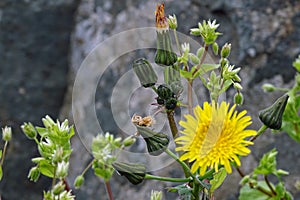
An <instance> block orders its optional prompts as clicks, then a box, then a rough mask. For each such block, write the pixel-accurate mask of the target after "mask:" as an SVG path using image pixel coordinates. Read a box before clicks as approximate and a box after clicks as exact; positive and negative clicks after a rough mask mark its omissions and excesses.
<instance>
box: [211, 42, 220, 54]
mask: <svg viewBox="0 0 300 200" xmlns="http://www.w3.org/2000/svg"><path fill="white" fill-rule="evenodd" d="M212 49H213V52H214V54H215V55H218V53H219V45H218V43H216V42H214V43H213V45H212Z"/></svg>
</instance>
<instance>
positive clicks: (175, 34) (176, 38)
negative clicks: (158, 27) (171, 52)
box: [173, 29, 182, 55]
mask: <svg viewBox="0 0 300 200" xmlns="http://www.w3.org/2000/svg"><path fill="white" fill-rule="evenodd" d="M173 33H174V37H175V42H176V45H177V48H178V50H179V53H180V55H182V51H181V48H180V44H179V40H178V36H177V31H176V29H174V31H173Z"/></svg>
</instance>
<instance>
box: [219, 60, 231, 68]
mask: <svg viewBox="0 0 300 200" xmlns="http://www.w3.org/2000/svg"><path fill="white" fill-rule="evenodd" d="M220 65H221V68H224V67H225V66H226V65H229V61H228V60H227V58H221V60H220Z"/></svg>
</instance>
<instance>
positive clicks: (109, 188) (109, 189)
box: [105, 181, 114, 200]
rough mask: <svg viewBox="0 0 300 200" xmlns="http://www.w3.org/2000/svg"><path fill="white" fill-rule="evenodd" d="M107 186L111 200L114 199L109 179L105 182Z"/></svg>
mask: <svg viewBox="0 0 300 200" xmlns="http://www.w3.org/2000/svg"><path fill="white" fill-rule="evenodd" d="M105 188H106V192H107V195H108V198H109V200H114V197H113V194H112V190H111V187H110V183H109V181H106V182H105Z"/></svg>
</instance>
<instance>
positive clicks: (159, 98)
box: [156, 97, 165, 105]
mask: <svg viewBox="0 0 300 200" xmlns="http://www.w3.org/2000/svg"><path fill="white" fill-rule="evenodd" d="M156 101H157V103H158V104H159V105H163V104H164V103H165V100H164V99H163V98H161V97H157V98H156Z"/></svg>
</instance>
